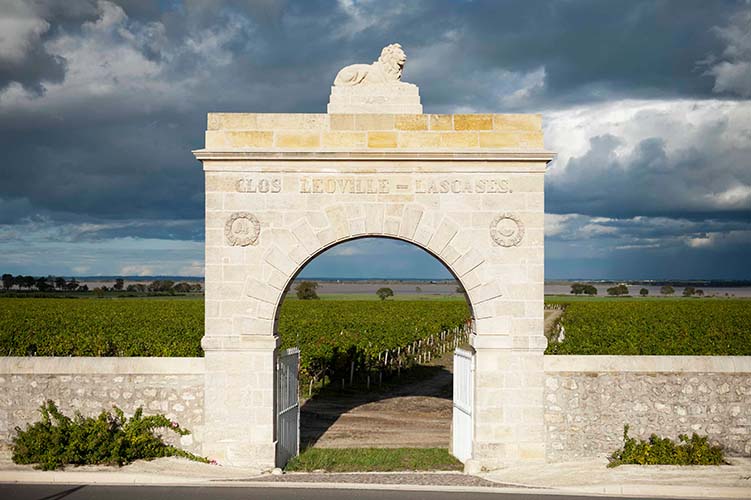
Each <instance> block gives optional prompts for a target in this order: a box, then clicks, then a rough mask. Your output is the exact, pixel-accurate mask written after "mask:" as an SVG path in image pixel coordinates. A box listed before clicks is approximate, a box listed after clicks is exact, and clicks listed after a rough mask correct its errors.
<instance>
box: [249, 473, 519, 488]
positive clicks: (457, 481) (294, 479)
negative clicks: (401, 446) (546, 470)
mask: <svg viewBox="0 0 751 500" xmlns="http://www.w3.org/2000/svg"><path fill="white" fill-rule="evenodd" d="M248 481H254V482H273V483H353V484H410V485H418V486H422V485H424V486H481V487H485V488H499V487H504V488H510V487H518V488H523V487H522V486H518V485H514V484H504V483H496V482H493V481H488V480H487V479H483V478H481V477H477V476H469V475H466V474H459V473H432V472H404V473H367V474H365V473H346V474H345V473H317V472H312V473H307V472H288V473H286V474H284V475H281V476H272V475H265V476H263V477H258V478H252V479H248Z"/></svg>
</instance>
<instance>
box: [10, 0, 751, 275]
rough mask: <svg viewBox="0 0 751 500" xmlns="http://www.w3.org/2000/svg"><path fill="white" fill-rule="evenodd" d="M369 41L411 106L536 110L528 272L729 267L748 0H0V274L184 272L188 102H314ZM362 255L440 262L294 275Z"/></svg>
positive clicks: (288, 107)
mask: <svg viewBox="0 0 751 500" xmlns="http://www.w3.org/2000/svg"><path fill="white" fill-rule="evenodd" d="M391 42H400V43H401V44H402V45H403V46H404V48H405V50H406V52H407V56H408V62H407V66H406V68H405V74H404V79H405V80H406V81H409V82H412V83H415V84H417V85H419V86H420V92H421V95H422V102H423V105H424V109H425V112H431V113H451V112H539V113H543V116H544V126H545V133H546V146H547V148H549V149H551V150H554V151H557V152H558V153H559V156H558V158H557V160H556V161H555V162H554V163H553V164H552V165H551V166H550V169H549V171H548V173H547V177H546V189H547V194H546V211H547V215H546V265H547V267H546V277H547V278H548V279H555V278H566V277H591V278H634V279H636V278H725V279H751V3H750V2H749V1H748V0H737V1H720V0H715V1H709V0H676V1H667V0H664V1H659V0H648V1H636V0H629V1H620V0H612V1H608V0H591V1H575V0H563V1H557V2H556V1H524V2H519V1H508V2H503V1H487V2H484V1H464V2H462V1H457V0H453V1H427V0H426V1H417V0H414V1H409V2H402V1H394V2H392V1H388V0H372V1H357V0H340V1H338V2H336V1H312V0H304V1H297V2H293V1H283V0H255V1H253V0H248V1H246V2H240V1H236V2H228V1H227V2H224V1H209V0H183V1H181V0H161V1H150V0H111V1H105V0H92V1H88V0H58V1H55V0H38V1H34V0H0V151H2V161H1V162H0V272H11V273H24V274H35V275H41V274H57V275H65V276H73V275H74V276H83V275H96V274H106V275H112V274H124V275H138V274H148V275H153V274H181V275H201V274H202V273H203V270H202V264H203V241H202V238H203V235H202V233H203V175H202V172H201V168H200V164H199V163H198V162H197V161H196V160H195V159H194V158H193V156H192V154H191V153H190V151H191V149H196V148H199V147H201V146H202V142H203V137H202V134H203V130H204V128H205V116H206V113H207V112H208V111H249V112H251V111H253V112H324V111H325V108H326V103H327V101H328V94H329V86H330V85H331V81H332V79H333V77H334V75H335V74H336V71H337V70H338V69H339V68H341V67H342V66H344V65H346V64H349V63H353V62H367V61H371V60H373V59H374V58H375V57H376V56H377V53H378V51H379V50H380V48H381V47H383V46H384V45H385V44H387V43H391ZM363 262H367V263H368V267H367V269H368V270H369V271H368V274H369V275H375V276H411V277H437V276H440V275H442V274H443V273H444V271H443V270H442V268H441V266H440V265H439V264H438V263H436V262H435V261H432V260H431V258H429V257H426V256H425V254H424V253H423V252H422V251H420V250H418V249H415V248H413V247H409V246H408V245H404V244H396V243H394V242H386V243H379V242H378V241H375V242H374V241H367V240H363V241H362V242H358V243H353V244H349V245H346V246H344V245H342V246H339V247H336V248H334V249H333V250H332V251H330V252H329V254H327V255H324V256H322V257H321V258H320V259H319V260H318V261H316V262H314V263H313V264H312V265H311V267H310V269H308V270H307V273H308V274H309V275H316V276H323V275H340V276H342V275H343V276H353V275H357V273H358V272H361V271H360V269H362V267H363V266H362V265H361V263H363Z"/></svg>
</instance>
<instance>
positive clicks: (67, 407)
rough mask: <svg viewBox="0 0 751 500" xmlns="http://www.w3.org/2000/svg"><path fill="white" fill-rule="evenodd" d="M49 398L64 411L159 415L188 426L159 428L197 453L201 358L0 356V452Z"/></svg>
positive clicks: (201, 398) (170, 439)
mask: <svg viewBox="0 0 751 500" xmlns="http://www.w3.org/2000/svg"><path fill="white" fill-rule="evenodd" d="M47 399H51V400H53V401H54V402H55V403H56V404H57V405H58V407H59V408H60V410H62V412H63V413H65V414H66V415H72V414H73V413H74V412H75V411H80V412H81V413H82V414H84V415H86V416H94V415H97V414H99V413H100V412H101V411H102V410H109V409H111V408H112V406H113V405H117V406H118V407H120V408H121V409H122V410H123V411H124V412H125V413H126V415H128V416H130V415H132V414H133V412H134V411H135V410H136V408H138V407H143V408H144V413H145V414H147V415H148V414H156V413H162V414H164V415H166V416H167V417H168V418H170V419H172V420H175V421H177V422H179V423H180V425H181V426H183V427H185V428H187V429H189V430H190V431H191V434H190V435H188V436H183V437H179V436H175V435H174V433H171V432H165V437H166V438H168V439H167V441H168V442H170V443H172V444H175V445H178V446H180V447H181V448H183V449H185V450H188V451H193V452H196V453H200V451H201V442H202V435H203V406H204V359H203V358H47V357H38V358H37V357H34V358H20V357H3V358H0V450H2V451H3V452H4V453H7V452H8V450H9V448H10V443H11V440H12V438H13V435H14V434H15V432H14V429H15V427H16V426H19V427H22V428H24V427H25V425H26V424H27V423H30V422H34V421H37V420H39V412H38V411H37V410H38V409H39V406H40V405H41V404H42V403H43V402H44V401H45V400H47Z"/></svg>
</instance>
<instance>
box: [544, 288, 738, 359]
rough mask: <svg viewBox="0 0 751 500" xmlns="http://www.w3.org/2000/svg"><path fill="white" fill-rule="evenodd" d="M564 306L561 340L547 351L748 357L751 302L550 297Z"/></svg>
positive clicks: (551, 304) (548, 352)
mask: <svg viewBox="0 0 751 500" xmlns="http://www.w3.org/2000/svg"><path fill="white" fill-rule="evenodd" d="M547 305H548V307H550V306H558V307H563V308H564V313H563V316H562V318H561V320H560V325H561V326H562V328H563V340H562V341H560V342H553V343H550V345H549V346H548V349H547V351H546V353H547V354H609V355H702V356H749V355H751V301H749V300H706V299H696V300H680V299H678V300H671V299H662V300H656V301H644V300H641V299H635V300H629V299H616V300H609V301H601V302H598V301H589V302H570V303H568V302H566V300H565V299H560V300H556V301H549V302H548V304H547Z"/></svg>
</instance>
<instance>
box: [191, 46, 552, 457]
mask: <svg viewBox="0 0 751 500" xmlns="http://www.w3.org/2000/svg"><path fill="white" fill-rule="evenodd" d="M384 54H385V56H384ZM384 57H385V59H384ZM382 59H384V61H385V62H383V63H382ZM389 61H391V62H390V63H389ZM381 64H392V65H395V66H394V67H395V68H397V69H398V72H397V73H389V72H388V71H387V72H386V73H384V72H383V71H384V70H383V68H382V67H381V66H379V65H381ZM403 64H404V54H403V51H401V47H399V46H398V45H391V46H389V47H387V48H386V49H384V53H383V54H382V57H381V59H379V60H378V61H376V63H373V65H371V66H366V65H356V66H353V67H350V68H347V69H346V72H345V73H346V74H345V75H344V76H341V75H340V76H341V78H339V77H337V78H338V79H339V80H341V81H343V82H345V83H343V84H342V85H343V86H334V87H332V95H331V102H330V104H329V114H253V113H210V114H209V115H208V127H207V131H206V147H205V149H202V150H198V151H195V152H194V153H195V155H196V157H197V158H198V159H199V160H201V161H202V163H203V167H204V171H205V179H206V333H205V336H204V338H203V340H202V346H203V348H204V351H205V355H206V385H205V410H204V436H203V443H204V445H203V453H204V454H207V455H210V456H212V457H214V458H217V459H218V460H220V461H222V462H223V463H228V464H234V465H245V466H254V467H260V468H270V467H273V465H274V456H275V453H274V451H275V443H274V355H275V350H276V349H277V347H278V344H279V342H278V338H277V336H276V332H275V324H276V316H277V312H278V311H277V309H278V306H279V304H280V303H281V299H282V296H283V293H284V290H285V289H286V287H287V285H288V284H289V283H290V281H291V280H292V279H293V277H294V276H295V275H296V273H297V272H298V271H299V270H300V269H301V268H302V266H303V265H304V264H305V263H306V262H307V261H308V260H310V259H311V258H312V257H313V256H315V255H317V254H318V253H320V252H321V251H323V250H325V249H326V248H328V247H330V246H332V245H334V244H336V243H339V242H341V241H345V240H348V239H352V238H358V237H365V236H385V237H391V238H398V239H402V240H405V241H408V242H411V243H413V244H415V245H418V246H420V247H421V248H424V249H425V250H427V251H428V252H430V253H431V254H433V255H434V256H436V257H437V258H438V259H439V260H441V262H443V263H444V264H445V265H446V267H447V268H449V269H450V270H451V272H452V273H454V275H455V276H456V277H457V278H459V279H460V280H461V282H462V284H463V286H464V289H465V290H466V293H467V295H468V297H469V301H470V303H471V308H472V311H473V313H474V319H475V325H476V332H475V333H476V334H475V335H474V336H473V339H472V344H473V346H474V348H475V351H476V355H475V362H476V372H475V373H476V378H475V381H476V383H475V397H474V409H473V415H474V424H475V425H474V439H473V455H472V459H471V460H470V462H469V463H468V466H469V469H470V470H471V469H474V468H477V467H481V466H485V467H490V468H493V467H498V466H501V465H504V464H508V463H513V462H519V461H527V460H533V461H542V460H544V458H545V440H544V423H543V355H542V354H543V351H544V349H545V347H546V340H545V336H544V333H543V298H544V291H543V284H544V269H543V268H544V173H545V168H546V165H547V163H548V162H549V161H550V160H551V159H552V158H553V154H552V153H550V152H548V151H546V150H545V149H544V147H543V141H542V128H541V117H540V116H539V115H498V114H479V115H478V114H475V115H460V114H457V115H428V114H422V113H421V111H422V106H421V104H420V103H419V93H418V90H417V87H415V86H414V85H410V84H404V83H401V82H399V81H398V79H399V78H400V77H401V66H402V65H403ZM343 71H344V70H343ZM384 75H391V76H389V78H395V79H396V81H393V82H389V81H386V82H380V80H378V79H379V78H382V77H384ZM345 77H346V78H345ZM369 78H372V79H376V80H378V82H376V83H368V79H369ZM339 80H337V81H339ZM384 111H386V112H387V114H383V113H384Z"/></svg>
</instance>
